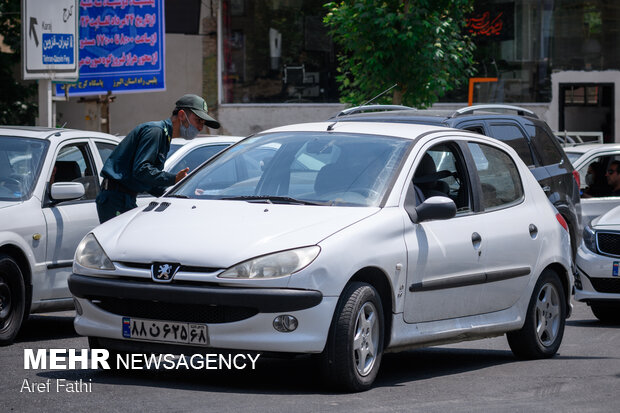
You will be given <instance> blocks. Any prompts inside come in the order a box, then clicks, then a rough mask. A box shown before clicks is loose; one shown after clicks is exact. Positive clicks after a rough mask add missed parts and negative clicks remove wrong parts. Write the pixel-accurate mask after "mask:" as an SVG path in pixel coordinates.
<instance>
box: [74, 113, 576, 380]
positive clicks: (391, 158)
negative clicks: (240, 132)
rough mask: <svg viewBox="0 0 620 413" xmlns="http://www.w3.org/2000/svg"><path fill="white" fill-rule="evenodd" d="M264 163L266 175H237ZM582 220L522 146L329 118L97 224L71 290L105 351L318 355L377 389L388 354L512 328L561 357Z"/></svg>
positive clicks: (234, 152) (523, 350)
mask: <svg viewBox="0 0 620 413" xmlns="http://www.w3.org/2000/svg"><path fill="white" fill-rule="evenodd" d="M257 154H263V156H264V157H265V159H264V162H262V167H261V169H260V173H259V175H257V176H250V177H247V176H246V175H239V174H236V173H235V172H236V171H238V170H239V168H240V167H241V166H243V165H244V163H246V162H252V163H253V162H255V161H256V159H257ZM571 265H572V262H571V252H570V241H569V235H568V232H567V230H566V223H565V222H564V220H563V218H562V217H561V215H559V214H558V213H557V211H556V210H555V208H554V207H553V205H552V204H551V203H550V202H549V201H548V199H547V197H546V196H545V193H544V192H543V191H542V189H541V188H540V185H539V184H538V183H537V182H536V179H534V177H533V176H532V174H531V173H530V172H529V170H528V168H527V167H526V166H525V164H524V163H523V162H522V161H521V160H520V159H519V157H518V155H517V154H516V153H515V152H514V151H513V150H512V149H511V148H510V147H509V146H507V145H505V144H503V143H501V142H499V141H497V140H494V139H491V138H487V137H484V136H480V135H476V134H473V133H469V132H466V131H462V130H454V129H447V128H441V127H435V126H424V125H406V124H387V123H377V122H373V123H362V122H342V123H338V122H325V123H313V124H302V125H292V126H286V127H280V128H276V129H272V130H269V131H266V132H263V133H259V134H257V135H255V136H252V137H249V138H247V139H245V140H243V141H241V142H239V143H237V144H236V145H233V146H231V147H230V148H228V149H226V150H225V151H223V152H221V153H220V154H219V155H217V156H215V157H214V158H212V159H211V160H210V161H209V162H207V163H206V164H204V165H203V166H202V167H201V168H200V169H198V170H196V171H195V172H194V173H192V174H191V175H190V176H188V178H186V179H185V180H183V181H182V182H180V183H179V184H177V185H176V186H175V187H173V188H172V189H171V190H170V191H169V192H167V194H165V195H164V197H163V198H159V199H157V200H156V201H153V202H152V203H151V204H149V205H148V206H147V207H140V208H137V209H134V210H132V211H130V212H127V213H125V214H123V215H121V216H119V217H116V218H115V219H113V220H110V221H109V222H106V223H105V224H103V225H101V226H99V227H97V228H95V229H94V230H93V231H92V232H91V233H90V234H88V235H87V236H86V237H85V238H84V239H83V240H82V243H81V244H80V245H79V247H78V249H77V251H76V255H75V260H74V268H73V271H74V274H73V275H72V276H71V279H70V289H71V292H72V293H73V295H74V296H75V297H76V301H77V316H76V319H75V328H76V330H77V332H78V333H80V334H82V335H85V336H88V337H89V343H90V345H91V347H93V348H107V349H110V350H112V351H116V352H131V351H139V352H143V351H147V352H156V353H188V352H189V353H204V352H205V351H208V349H209V348H213V349H218V350H222V349H224V350H232V351H234V350H241V351H256V352H269V353H271V352H276V353H277V352H280V353H288V354H289V355H290V354H314V355H316V357H317V359H318V360H320V363H318V364H320V365H321V366H322V370H323V372H324V374H325V378H326V381H328V382H329V383H332V384H333V385H334V386H335V387H339V388H342V389H346V390H349V391H359V390H363V389H366V388H368V387H370V386H371V385H372V383H373V381H374V380H375V377H376V375H377V371H378V370H379V366H380V364H381V358H382V354H383V353H384V352H386V351H388V352H390V351H398V350H403V349H407V348H411V347H421V346H429V345H437V344H442V343H450V342H456V341H462V340H471V339H477V338H484V337H491V336H497V335H502V334H504V333H507V336H508V341H509V343H510V347H511V348H512V350H513V352H514V353H515V354H516V355H517V356H518V357H521V358H541V357H551V356H552V355H554V354H555V353H556V351H557V350H558V348H559V346H560V343H561V341H562V336H563V332H564V326H565V318H566V317H568V315H569V314H570V305H569V298H570V294H571V290H572V288H573V275H572V271H571Z"/></svg>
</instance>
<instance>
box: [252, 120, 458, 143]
mask: <svg viewBox="0 0 620 413" xmlns="http://www.w3.org/2000/svg"><path fill="white" fill-rule="evenodd" d="M442 131H444V132H447V131H458V132H459V133H462V132H463V131H462V130H460V129H453V128H447V127H444V126H435V125H420V124H412V123H391V122H361V121H360V122H341V121H340V120H333V121H331V122H314V123H301V124H293V125H286V126H280V127H277V128H273V129H269V130H266V131H264V132H261V133H260V134H264V133H272V132H326V133H328V132H340V133H359V134H366V135H382V136H394V137H400V138H405V139H410V140H416V139H417V138H419V137H420V135H423V134H427V133H431V132H442Z"/></svg>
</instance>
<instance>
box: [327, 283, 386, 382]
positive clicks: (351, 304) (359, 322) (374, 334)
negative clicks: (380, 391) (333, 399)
mask: <svg viewBox="0 0 620 413" xmlns="http://www.w3.org/2000/svg"><path fill="white" fill-rule="evenodd" d="M383 329H384V319H383V307H382V306H381V298H380V297H379V293H377V290H375V289H374V288H373V287H372V286H371V285H369V284H366V283H361V282H354V283H351V284H349V285H348V286H347V287H346V288H345V289H344V291H343V293H342V295H341V297H340V300H339V302H338V306H337V307H336V312H335V314H334V319H333V321H332V325H331V327H330V332H329V336H328V339H327V345H326V347H325V351H324V352H323V355H322V356H323V376H324V378H325V380H326V381H327V382H328V383H329V384H330V385H331V386H332V387H334V388H338V389H342V390H346V391H362V390H366V389H368V388H370V386H372V383H373V382H374V381H375V378H376V377H377V373H378V371H379V366H380V364H381V357H382V355H383Z"/></svg>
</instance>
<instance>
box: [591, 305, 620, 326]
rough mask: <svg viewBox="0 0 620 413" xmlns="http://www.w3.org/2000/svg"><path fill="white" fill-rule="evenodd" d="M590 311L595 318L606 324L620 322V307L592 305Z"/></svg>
mask: <svg viewBox="0 0 620 413" xmlns="http://www.w3.org/2000/svg"><path fill="white" fill-rule="evenodd" d="M590 309H591V310H592V314H594V317H596V318H598V319H599V320H600V321H603V322H605V323H618V322H620V314H619V312H620V307H618V306H610V305H597V304H590Z"/></svg>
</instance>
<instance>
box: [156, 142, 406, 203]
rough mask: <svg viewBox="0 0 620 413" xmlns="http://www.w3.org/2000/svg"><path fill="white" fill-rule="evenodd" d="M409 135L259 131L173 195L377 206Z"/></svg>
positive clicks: (400, 158)
mask: <svg viewBox="0 0 620 413" xmlns="http://www.w3.org/2000/svg"><path fill="white" fill-rule="evenodd" d="M410 144H411V141H410V140H408V139H402V138H395V137H386V136H375V135H362V134H347V133H324V132H286V133H285V132H280V133H271V134H265V135H258V136H255V137H253V138H249V139H246V140H245V141H243V142H242V143H240V144H238V145H236V146H234V147H232V148H230V149H229V150H226V151H224V152H222V153H220V155H219V156H216V157H215V158H213V159H212V160H211V161H210V162H208V163H207V164H205V165H203V167H202V168H201V169H199V170H197V171H196V172H195V173H193V174H191V175H190V176H189V178H188V179H186V180H185V181H183V183H182V184H181V185H180V186H178V187H177V188H175V189H174V190H173V191H172V192H170V193H168V194H167V195H168V196H176V197H182V198H199V199H230V200H245V201H248V202H266V203H292V204H312V205H347V206H378V205H379V204H380V202H381V200H382V198H383V196H384V195H385V193H386V192H387V190H388V188H389V187H390V185H391V183H392V182H393V180H394V179H395V176H396V173H397V171H398V170H399V169H400V165H401V162H402V160H403V158H404V155H405V153H406V152H407V149H408V148H409V146H410Z"/></svg>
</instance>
